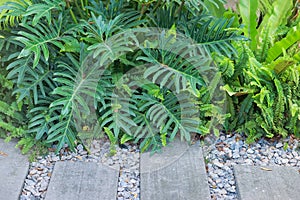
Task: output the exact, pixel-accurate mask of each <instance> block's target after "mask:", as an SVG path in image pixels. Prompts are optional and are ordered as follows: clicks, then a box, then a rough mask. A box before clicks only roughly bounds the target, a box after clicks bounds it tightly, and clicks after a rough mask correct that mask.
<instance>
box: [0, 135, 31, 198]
mask: <svg viewBox="0 0 300 200" xmlns="http://www.w3.org/2000/svg"><path fill="white" fill-rule="evenodd" d="M16 144H17V141H16V140H12V141H10V142H9V143H6V142H4V140H3V139H0V199H3V200H4V199H5V200H17V199H19V196H20V194H21V191H22V188H23V183H24V180H25V178H26V176H27V173H28V168H29V162H28V158H27V156H24V155H22V154H21V151H20V150H19V149H17V148H15V146H16Z"/></svg>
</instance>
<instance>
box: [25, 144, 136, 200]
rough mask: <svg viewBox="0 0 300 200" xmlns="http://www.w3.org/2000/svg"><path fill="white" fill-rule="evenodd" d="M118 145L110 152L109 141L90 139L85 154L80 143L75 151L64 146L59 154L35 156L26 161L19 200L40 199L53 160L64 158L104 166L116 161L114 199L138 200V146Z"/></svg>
mask: <svg viewBox="0 0 300 200" xmlns="http://www.w3.org/2000/svg"><path fill="white" fill-rule="evenodd" d="M122 147H123V148H120V147H116V154H115V155H113V156H110V152H109V148H110V143H109V142H108V141H97V140H94V141H93V143H92V148H91V154H88V152H87V151H85V150H84V148H83V146H82V145H81V144H80V145H78V146H77V148H76V152H70V151H69V150H67V148H65V149H62V150H61V151H60V154H59V155H55V154H54V152H50V154H49V155H47V156H45V157H38V158H37V161H36V162H32V163H30V167H29V172H28V175H27V177H26V179H25V181H24V186H23V190H22V193H21V195H20V200H38V199H39V200H40V199H44V198H45V196H46V192H47V187H48V184H49V182H50V178H51V174H52V172H53V169H54V165H55V162H57V161H67V160H72V161H78V162H96V163H99V162H101V163H103V164H105V165H108V166H113V165H119V166H120V176H119V183H118V194H117V195H118V200H129V199H131V200H139V190H140V186H139V183H140V180H139V159H140V158H139V150H138V148H137V147H136V146H134V145H130V144H125V145H123V146H122Z"/></svg>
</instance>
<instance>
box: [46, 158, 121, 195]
mask: <svg viewBox="0 0 300 200" xmlns="http://www.w3.org/2000/svg"><path fill="white" fill-rule="evenodd" d="M118 176H119V169H113V168H109V167H107V166H104V165H100V164H96V163H93V162H72V161H65V162H57V163H56V164H55V167H54V171H53V174H52V178H51V180H50V184H49V187H48V191H47V194H46V200H54V199H55V200H66V199H72V200H73V199H74V200H76V199H78V200H79V199H85V200H94V199H101V200H102V199H103V200H111V199H116V197H117V187H118Z"/></svg>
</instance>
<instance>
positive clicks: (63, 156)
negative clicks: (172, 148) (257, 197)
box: [20, 134, 300, 200]
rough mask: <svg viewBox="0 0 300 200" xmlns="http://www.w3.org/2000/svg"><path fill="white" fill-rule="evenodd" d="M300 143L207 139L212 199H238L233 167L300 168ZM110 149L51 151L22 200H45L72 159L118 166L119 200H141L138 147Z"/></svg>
mask: <svg viewBox="0 0 300 200" xmlns="http://www.w3.org/2000/svg"><path fill="white" fill-rule="evenodd" d="M298 143H299V142H298V140H296V139H293V138H292V137H288V138H287V139H284V140H280V141H277V142H276V141H275V142H272V141H270V140H266V139H261V140H259V141H258V142H256V143H254V144H250V145H249V144H247V143H246V142H245V137H244V136H242V135H240V134H231V135H225V134H222V135H220V137H219V138H216V137H215V136H208V137H206V138H205V139H204V141H203V142H202V144H203V145H202V147H203V153H204V158H205V161H206V169H207V173H208V182H209V186H210V193H211V197H212V199H213V200H215V199H218V200H219V199H222V200H223V199H225V200H226V199H237V194H236V183H235V179H234V174H233V166H234V165H237V164H239V165H258V166H275V165H277V166H278V165H281V166H293V167H300V152H299V149H298V148H299V145H298ZM109 148H110V143H109V142H108V141H107V140H106V141H96V140H95V141H93V143H92V149H91V154H89V155H88V152H87V151H85V150H84V148H83V146H82V145H78V146H77V149H76V152H74V153H72V152H70V151H68V150H67V149H66V148H65V149H63V150H61V152H60V154H59V155H55V154H54V153H53V152H51V153H50V154H49V155H47V156H46V157H38V159H37V161H36V162H32V163H31V164H30V169H29V172H28V175H27V178H26V179H25V181H24V187H23V191H22V194H21V196H20V199H21V200H36V199H44V198H45V196H46V191H47V187H48V184H49V181H50V178H51V174H52V171H53V168H54V165H55V162H57V161H64V160H72V161H78V162H101V163H103V164H105V165H108V166H113V165H119V166H120V175H119V182H118V194H117V200H129V199H131V200H139V199H140V197H139V196H140V185H139V184H140V177H139V160H140V153H139V149H138V148H137V146H135V145H131V144H126V145H123V146H122V148H120V147H116V154H115V155H113V156H110V155H109V153H110V152H109Z"/></svg>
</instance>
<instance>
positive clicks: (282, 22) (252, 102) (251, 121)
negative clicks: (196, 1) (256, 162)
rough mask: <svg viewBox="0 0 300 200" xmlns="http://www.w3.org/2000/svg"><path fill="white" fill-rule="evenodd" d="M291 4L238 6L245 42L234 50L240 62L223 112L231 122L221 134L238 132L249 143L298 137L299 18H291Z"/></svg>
mask: <svg viewBox="0 0 300 200" xmlns="http://www.w3.org/2000/svg"><path fill="white" fill-rule="evenodd" d="M295 3H296V2H295V1H292V0H289V1H286V2H285V4H284V5H283V4H282V2H281V1H272V2H270V1H263V0H262V1H258V0H254V1H244V0H241V1H240V3H239V13H240V16H241V18H242V22H243V23H244V24H245V26H244V30H243V32H244V34H245V36H247V37H249V38H250V39H251V40H250V42H248V43H247V44H237V49H238V51H239V58H240V59H238V60H237V61H236V64H235V65H234V71H235V72H234V74H233V75H232V77H231V78H232V79H231V80H228V81H227V83H228V84H227V85H225V87H224V90H226V91H227V93H228V95H229V96H231V98H230V101H229V102H230V104H229V108H228V110H229V111H230V112H231V114H232V116H233V118H232V119H230V120H229V123H228V124H227V125H228V126H227V128H228V129H231V130H232V129H236V127H240V128H239V130H240V131H243V132H245V133H246V135H248V141H249V142H253V141H254V140H255V139H257V138H260V137H262V136H267V137H269V138H271V137H274V136H275V135H281V136H283V137H286V136H287V135H288V134H290V133H291V134H295V135H296V136H299V125H300V124H299V120H300V116H299V92H298V91H299V58H298V55H299V48H298V45H299V40H300V37H299V36H300V35H299V34H300V30H299V17H298V16H294V15H293V12H292V10H293V9H294V5H295ZM234 107H235V108H236V109H237V110H235V109H234ZM236 111H237V112H236Z"/></svg>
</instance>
